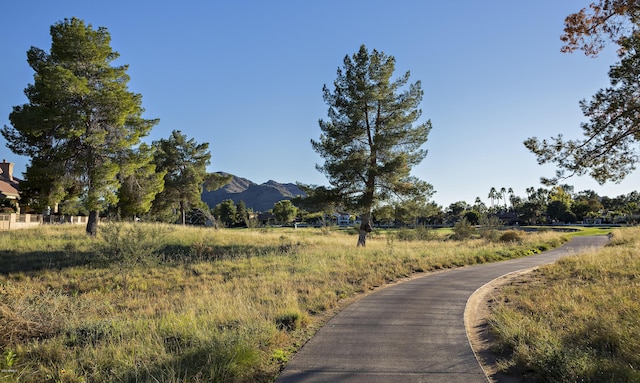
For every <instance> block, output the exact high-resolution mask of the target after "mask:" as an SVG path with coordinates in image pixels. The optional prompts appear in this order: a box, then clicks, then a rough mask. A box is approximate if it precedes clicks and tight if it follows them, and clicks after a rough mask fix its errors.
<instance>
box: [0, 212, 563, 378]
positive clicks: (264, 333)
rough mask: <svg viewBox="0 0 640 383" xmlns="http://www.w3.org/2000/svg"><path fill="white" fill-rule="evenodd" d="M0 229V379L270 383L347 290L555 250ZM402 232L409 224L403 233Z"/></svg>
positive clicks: (549, 237)
mask: <svg viewBox="0 0 640 383" xmlns="http://www.w3.org/2000/svg"><path fill="white" fill-rule="evenodd" d="M100 229H101V230H100V233H101V234H100V236H99V237H98V238H97V239H91V238H88V237H86V236H85V235H84V232H83V230H82V228H74V227H65V226H58V227H43V228H39V229H35V230H24V231H20V232H18V231H16V232H3V233H0V350H1V353H2V354H3V357H2V358H0V371H2V372H0V381H2V382H5V381H6V382H32V381H33V382H42V381H52V382H268V381H272V380H273V378H274V377H275V376H276V375H277V373H278V372H279V370H280V369H281V368H282V366H283V365H285V364H286V362H287V360H288V358H289V357H290V355H291V354H292V353H293V352H295V350H296V349H297V348H298V347H300V345H301V344H303V343H304V341H305V340H306V339H308V338H309V337H310V336H311V335H312V334H313V332H314V331H315V329H317V328H318V326H319V325H320V324H321V323H322V322H323V320H325V319H326V317H327V315H328V313H331V312H332V310H334V309H336V308H337V307H339V306H340V305H341V304H342V303H344V302H345V301H347V299H348V298H349V297H353V296H355V295H357V294H360V293H363V292H366V291H369V290H371V289H374V288H376V287H378V286H382V285H384V284H385V283H389V282H391V281H396V280H398V279H400V278H404V277H408V276H411V275H413V274H415V273H421V272H427V271H430V270H436V269H442V268H449V267H456V266H461V265H466V264H473V263H479V262H488V261H495V260H500V259H506V258H511V257H517V256H524V255H527V254H531V253H535V252H539V251H541V250H543V249H545V248H549V247H553V246H557V245H559V244H561V243H562V242H563V241H564V238H565V237H564V236H563V235H561V234H554V233H541V234H527V235H524V234H522V235H518V236H515V237H517V238H516V240H514V241H511V242H493V241H490V240H488V239H474V240H468V241H464V242H460V241H448V240H446V238H445V237H443V236H441V235H434V233H428V235H426V236H425V233H422V234H420V236H419V237H420V238H426V240H417V239H409V240H408V239H407V237H406V235H405V236H404V237H402V236H398V235H397V234H396V233H377V234H374V235H373V237H372V238H371V239H370V240H369V241H368V242H367V247H366V248H356V246H355V243H356V237H355V236H353V235H350V234H349V233H348V232H342V231H327V230H324V231H321V230H315V229H297V230H294V229H278V230H276V229H264V230H218V231H215V230H212V229H204V228H193V227H178V226H157V225H144V224H117V225H115V226H101V228H100ZM405 234H406V233H405Z"/></svg>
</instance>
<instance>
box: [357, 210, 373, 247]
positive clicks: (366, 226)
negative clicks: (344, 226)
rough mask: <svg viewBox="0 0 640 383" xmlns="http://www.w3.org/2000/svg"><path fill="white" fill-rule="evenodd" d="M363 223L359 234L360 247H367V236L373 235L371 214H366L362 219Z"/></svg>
mask: <svg viewBox="0 0 640 383" xmlns="http://www.w3.org/2000/svg"><path fill="white" fill-rule="evenodd" d="M360 219H361V220H362V222H361V223H360V232H359V233H358V247H359V246H362V247H365V246H366V245H367V235H369V233H371V230H372V228H371V213H365V214H363V215H362V217H360Z"/></svg>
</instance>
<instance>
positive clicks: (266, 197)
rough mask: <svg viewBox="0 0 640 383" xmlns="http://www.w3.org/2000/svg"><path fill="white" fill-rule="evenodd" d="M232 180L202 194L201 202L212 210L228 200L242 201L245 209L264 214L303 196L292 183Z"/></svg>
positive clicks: (238, 178) (243, 179)
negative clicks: (282, 202) (278, 203)
mask: <svg viewBox="0 0 640 383" xmlns="http://www.w3.org/2000/svg"><path fill="white" fill-rule="evenodd" d="M218 173H220V174H228V173H224V172H218ZM231 176H232V177H233V178H232V179H231V182H229V183H228V184H227V185H225V186H224V187H222V188H220V189H218V190H214V191H210V192H208V191H206V190H205V191H204V192H203V193H202V200H203V201H204V202H206V204H207V205H209V207H210V208H213V207H214V206H216V205H217V204H219V203H220V202H222V201H224V200H227V199H230V200H233V202H234V203H236V204H237V203H238V202H240V201H244V203H245V204H246V205H247V208H251V209H253V210H254V211H256V212H264V211H267V210H270V209H272V208H273V205H274V204H275V203H276V202H278V201H282V200H284V199H291V198H293V197H296V196H298V195H304V192H303V191H302V190H300V188H298V186H297V185H295V184H292V183H284V184H282V183H279V182H276V181H273V180H269V181H267V182H265V183H263V184H260V185H258V184H256V183H255V182H252V181H250V180H248V179H246V178H241V177H236V176H235V175H231Z"/></svg>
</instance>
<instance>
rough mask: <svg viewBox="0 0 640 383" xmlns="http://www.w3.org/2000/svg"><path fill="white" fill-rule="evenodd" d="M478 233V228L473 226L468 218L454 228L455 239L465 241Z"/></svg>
mask: <svg viewBox="0 0 640 383" xmlns="http://www.w3.org/2000/svg"><path fill="white" fill-rule="evenodd" d="M475 233H476V227H475V226H473V225H472V224H471V223H470V222H469V221H467V219H466V218H463V219H462V220H461V221H459V222H457V223H456V224H455V225H454V226H453V236H452V238H453V239H456V240H459V241H461V240H464V239H469V238H471V237H472V236H473V235H474V234H475Z"/></svg>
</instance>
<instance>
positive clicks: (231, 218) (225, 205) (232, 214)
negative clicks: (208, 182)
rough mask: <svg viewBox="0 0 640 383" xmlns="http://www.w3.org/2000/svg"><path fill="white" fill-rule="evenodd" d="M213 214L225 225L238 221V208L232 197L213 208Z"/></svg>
mask: <svg viewBox="0 0 640 383" xmlns="http://www.w3.org/2000/svg"><path fill="white" fill-rule="evenodd" d="M213 215H214V216H215V217H216V218H217V219H218V220H219V221H220V222H222V224H223V225H224V226H226V227H231V226H233V225H235V224H236V222H238V208H237V207H236V204H235V203H234V202H233V200H232V199H226V200H224V201H222V202H220V203H219V204H217V205H216V206H215V207H214V208H213Z"/></svg>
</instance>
